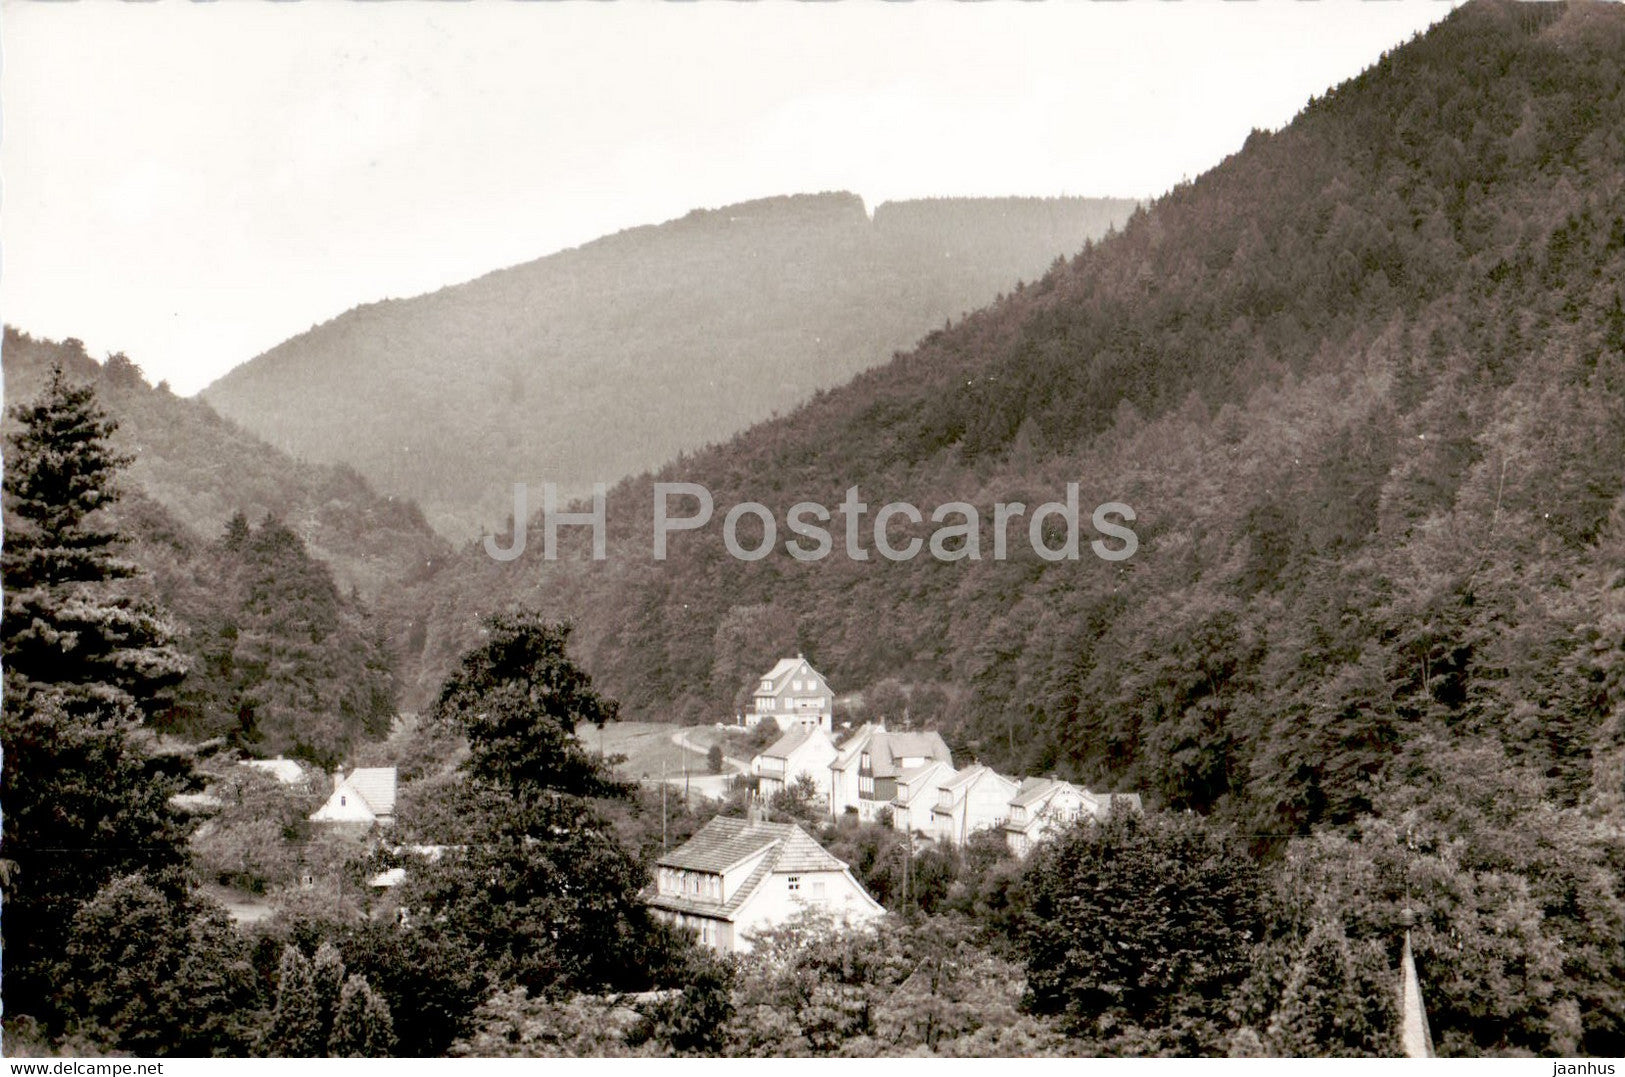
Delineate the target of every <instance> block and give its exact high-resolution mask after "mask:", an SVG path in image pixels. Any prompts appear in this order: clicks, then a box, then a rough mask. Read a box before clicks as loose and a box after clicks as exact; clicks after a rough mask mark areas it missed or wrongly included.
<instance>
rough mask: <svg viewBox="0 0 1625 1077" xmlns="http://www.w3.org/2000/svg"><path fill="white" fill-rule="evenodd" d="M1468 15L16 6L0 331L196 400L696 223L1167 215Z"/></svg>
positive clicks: (1293, 5) (1280, 0) (6, 69)
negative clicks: (1424, 36)
mask: <svg viewBox="0 0 1625 1077" xmlns="http://www.w3.org/2000/svg"><path fill="white" fill-rule="evenodd" d="M1451 6H1452V3H1451V2H1450V0H1244V2H1231V0H1173V2H1169V0H1124V2H1120V3H1101V2H1092V0H1049V2H1045V3H1015V2H1012V0H994V2H988V3H978V4H968V3H952V2H947V0H918V2H916V3H909V4H903V3H880V2H878V0H845V2H842V3H820V4H811V3H791V2H788V0H764V2H761V3H756V4H740V3H722V2H718V0H709V2H703V3H693V4H671V3H659V2H655V0H620V2H618V3H608V4H603V3H593V4H589V3H585V2H571V3H513V2H501V0H475V2H472V3H466V4H447V3H429V2H421V0H418V2H414V0H402V2H397V3H391V4H364V3H355V2H344V0H304V2H301V3H296V4H266V3H248V2H242V0H224V2H218V3H211V4H196V3H192V4H182V3H178V2H176V0H160V2H158V3H152V4H129V3H114V2H111V0H82V2H79V3H72V4H46V3H39V2H36V0H5V2H4V4H3V6H0V49H3V53H4V55H3V70H0V110H3V132H0V183H3V189H0V318H3V319H4V320H5V322H6V323H7V324H11V325H15V326H17V327H18V328H21V329H24V330H27V331H28V332H31V333H33V334H35V335H36V336H47V337H53V338H58V339H60V338H64V337H78V338H79V339H81V340H83V341H84V342H85V343H86V346H87V347H88V349H89V350H90V352H91V354H92V355H95V356H97V357H98V358H100V357H103V356H105V355H106V354H108V353H111V352H116V351H122V352H124V353H126V354H127V355H129V356H130V358H132V359H133V360H135V362H137V363H138V364H139V365H140V366H141V367H142V369H143V370H144V371H145V372H146V374H147V376H148V378H149V379H150V380H152V381H154V382H157V381H159V380H161V379H162V380H167V381H169V383H170V384H171V386H172V387H173V388H174V390H175V391H176V392H180V393H192V392H195V391H197V390H198V389H201V388H202V387H204V386H205V385H207V384H208V383H209V382H211V381H212V380H214V379H215V378H217V377H219V376H220V375H222V374H224V373H225V372H226V371H227V370H229V369H230V368H232V367H233V366H236V365H237V364H239V363H242V362H245V361H247V360H248V359H251V358H253V357H254V356H255V355H257V354H259V353H261V352H263V351H265V350H267V349H269V348H270V347H272V346H274V345H276V344H277V343H279V342H281V341H282V340H285V339H287V338H288V337H290V336H293V335H295V334H297V333H300V332H303V331H304V330H306V329H309V328H310V327H311V326H313V325H315V324H317V323H319V322H323V321H326V320H327V319H329V318H332V317H335V316H336V315H338V314H340V313H342V312H344V311H345V310H347V309H349V308H351V307H353V306H355V305H357V304H359V303H364V302H372V301H376V300H379V299H384V298H391V297H404V296H410V295H418V294H422V293H424V292H429V291H433V290H434V289H436V288H439V287H441V286H443V285H446V284H450V283H456V282H458V281H463V280H468V279H470V278H473V277H476V276H479V275H481V274H483V273H486V272H489V271H491V270H493V269H498V268H501V267H503V266H507V265H513V264H516V263H519V262H524V261H528V260H530V259H533V258H537V257H540V256H542V255H545V254H549V253H552V252H554V251H557V250H562V249H564V248H567V247H572V246H576V245H579V244H581V243H584V242H587V241H589V240H592V239H594V238H596V237H598V236H601V235H605V234H608V233H611V232H615V231H618V230H620V229H623V228H629V227H634V226H637V225H641V224H651V223H656V222H659V221H664V220H670V219H672V218H674V217H680V216H682V215H683V214H684V213H686V212H687V211H688V210H690V209H694V208H698V207H717V206H723V205H728V204H730V203H733V202H738V201H743V200H745V199H749V198H757V197H765V196H769V195H776V194H788V193H795V192H810V191H825V190H850V191H855V192H857V193H858V194H860V195H862V196H863V198H864V199H865V201H866V202H867V203H868V204H869V206H870V207H871V209H872V208H873V206H875V205H876V204H878V203H879V202H882V201H887V200H893V199H902V198H918V197H928V196H935V195H1060V194H1069V195H1114V196H1139V197H1144V196H1154V195H1157V194H1160V193H1162V192H1163V191H1166V190H1167V189H1168V188H1170V187H1171V186H1173V185H1174V184H1176V183H1178V182H1180V181H1181V180H1183V179H1188V178H1194V177H1195V176H1197V175H1199V174H1200V173H1201V172H1202V171H1204V170H1205V169H1207V168H1209V167H1210V166H1212V165H1214V164H1216V163H1217V162H1218V161H1219V160H1221V159H1222V158H1223V157H1224V156H1225V155H1226V154H1228V153H1231V152H1234V151H1235V150H1236V149H1238V148H1240V146H1241V144H1242V142H1243V141H1244V140H1245V138H1246V136H1247V134H1248V132H1249V131H1251V130H1252V129H1253V128H1265V129H1275V128H1278V127H1280V126H1282V125H1284V124H1285V123H1287V122H1288V121H1289V120H1290V119H1291V118H1292V117H1293V115H1294V114H1296V113H1297V112H1298V111H1299V110H1300V109H1301V108H1302V107H1303V105H1304V104H1305V103H1306V102H1307V100H1308V99H1309V97H1310V96H1311V95H1314V94H1319V93H1323V92H1325V90H1326V89H1327V88H1329V87H1330V86H1332V85H1335V84H1336V83H1338V82H1341V81H1342V80H1344V79H1346V78H1349V77H1350V76H1352V75H1354V74H1357V73H1358V72H1359V71H1360V70H1361V69H1363V68H1365V67H1366V66H1368V65H1369V64H1370V63H1372V62H1373V61H1374V60H1376V58H1377V57H1378V56H1380V55H1381V54H1382V52H1383V51H1385V50H1386V49H1389V48H1392V47H1393V46H1395V45H1397V44H1400V43H1402V42H1403V41H1405V40H1407V39H1408V38H1410V37H1411V36H1412V35H1413V34H1415V33H1417V32H1419V31H1421V30H1424V29H1425V28H1426V27H1428V26H1429V25H1431V24H1432V23H1434V22H1436V21H1438V20H1439V19H1441V18H1443V17H1444V16H1445V15H1446V14H1448V12H1449V10H1450V8H1451Z"/></svg>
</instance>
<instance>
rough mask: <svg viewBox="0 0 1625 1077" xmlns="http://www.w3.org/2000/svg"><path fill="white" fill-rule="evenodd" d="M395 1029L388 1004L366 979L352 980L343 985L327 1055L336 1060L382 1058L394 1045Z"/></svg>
mask: <svg viewBox="0 0 1625 1077" xmlns="http://www.w3.org/2000/svg"><path fill="white" fill-rule="evenodd" d="M393 1026H394V1022H393V1021H392V1020H391V1018H390V1014H389V1004H388V1003H387V1002H385V1001H384V1000H383V997H382V996H380V995H379V994H378V993H377V992H376V991H374V990H373V989H372V985H371V984H369V983H367V978H366V977H365V976H360V975H356V976H351V977H349V978H348V979H346V980H345V981H344V990H343V991H342V992H341V994H340V996H339V1005H338V1012H337V1013H335V1014H334V1015H333V1033H332V1036H331V1037H330V1038H329V1039H328V1043H327V1053H328V1054H329V1055H331V1056H333V1057H334V1058H382V1057H384V1056H385V1055H387V1054H389V1052H390V1050H391V1048H393V1047H394V1045H395V1032H394V1027H393Z"/></svg>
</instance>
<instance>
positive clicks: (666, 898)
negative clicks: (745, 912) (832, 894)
mask: <svg viewBox="0 0 1625 1077" xmlns="http://www.w3.org/2000/svg"><path fill="white" fill-rule="evenodd" d="M757 855H760V856H761V860H760V861H758V862H757V864H756V866H755V867H754V868H752V869H751V872H750V875H748V876H747V877H746V878H745V880H744V881H743V882H742V883H740V884H739V886H737V887H736V888H735V889H734V892H733V895H732V896H731V897H729V898H728V900H727V901H721V902H718V901H702V900H697V899H695V898H691V897H684V896H682V895H680V894H662V893H659V892H658V890H657V891H656V892H655V893H654V894H651V895H650V896H649V898H648V900H649V903H650V904H652V905H654V906H656V907H658V908H662V909H671V910H674V911H676V912H685V913H690V914H692V915H695V916H709V917H712V918H714V919H721V920H727V919H731V918H732V917H733V914H734V913H735V912H736V911H738V909H739V908H740V907H741V906H742V905H744V904H745V902H747V901H749V900H750V898H751V897H752V896H753V895H754V894H755V893H756V891H757V890H758V889H759V888H760V887H761V885H762V882H763V880H765V879H766V878H767V877H768V876H769V875H795V874H798V873H802V872H809V873H810V872H815V871H845V870H846V862H845V861H843V860H840V859H838V858H836V857H834V856H831V855H830V853H829V851H828V850H827V849H825V848H824V847H823V846H822V845H819V844H818V842H816V841H814V840H813V838H812V836H811V835H809V834H808V833H807V832H806V831H805V830H802V829H801V828H800V827H799V826H797V825H795V824H794V823H753V822H750V821H749V820H746V819H730V818H724V817H722V816H718V817H717V818H715V819H712V820H711V821H710V822H709V823H706V824H705V825H704V826H703V827H701V828H700V829H699V832H698V833H696V834H695V835H694V836H693V837H692V838H690V839H689V840H688V841H687V842H685V843H684V844H683V845H682V847H681V848H678V849H674V850H672V851H671V852H669V853H667V854H666V855H665V856H662V857H661V858H660V859H659V860H658V861H657V862H656V863H658V864H659V866H661V867H663V868H678V869H683V870H688V871H705V872H711V873H714V874H720V873H722V872H724V871H726V870H727V869H728V868H731V867H735V866H737V865H739V864H742V863H744V862H746V861H747V860H749V859H750V858H751V857H752V856H757Z"/></svg>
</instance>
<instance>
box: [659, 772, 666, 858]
mask: <svg viewBox="0 0 1625 1077" xmlns="http://www.w3.org/2000/svg"><path fill="white" fill-rule="evenodd" d="M660 851H661V852H665V851H666V761H665V760H664V759H662V760H661V761H660Z"/></svg>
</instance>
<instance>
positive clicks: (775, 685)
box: [757, 655, 828, 695]
mask: <svg viewBox="0 0 1625 1077" xmlns="http://www.w3.org/2000/svg"><path fill="white" fill-rule="evenodd" d="M802 669H806V671H807V672H808V674H810V675H811V676H814V677H817V678H818V679H819V680H823V679H824V675H823V674H822V673H820V672H818V671H817V670H816V669H814V668H813V667H812V663H811V662H808V661H807V659H806V656H805V655H796V657H794V658H781V659H779V660H778V662H777V664H775V665H774V666H773V668H772V669H770V670H768V671H767V672H766V673H764V674H762V677H761V679H762V680H764V681H768V682H769V687H768V689H767V690H768V692H770V693H772V694H775V695H776V694H778V693H779V692H782V691H783V690H784V684H785V682H786V681H788V680H789V679H790V678H791V676H792V675H793V674H795V673H798V672H799V671H801V670H802ZM826 687H828V686H827V685H826ZM757 694H758V695H760V694H761V689H758V690H757Z"/></svg>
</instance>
